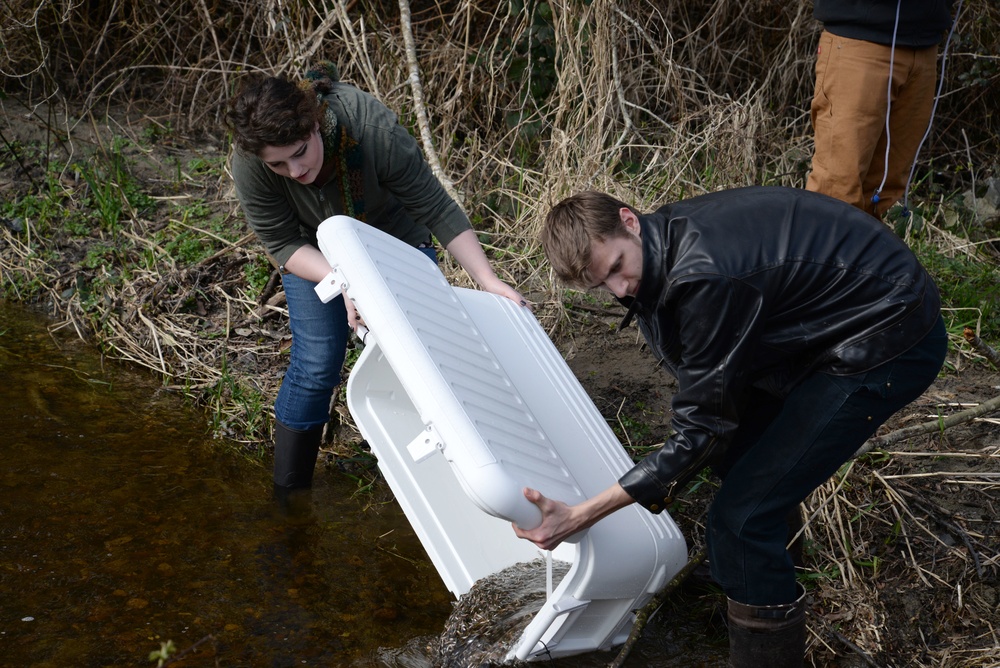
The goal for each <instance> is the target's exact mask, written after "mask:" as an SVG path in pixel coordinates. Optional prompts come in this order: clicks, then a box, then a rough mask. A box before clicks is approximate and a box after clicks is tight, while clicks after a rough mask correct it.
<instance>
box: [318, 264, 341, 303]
mask: <svg viewBox="0 0 1000 668" xmlns="http://www.w3.org/2000/svg"><path fill="white" fill-rule="evenodd" d="M313 290H315V291H316V296H318V297H319V300H320V301H321V302H323V303H324V304H326V303H327V302H329V301H330V300H331V299H334V298H335V297H336V296H337V295H339V294H340V290H341V286H340V285H339V284H338V283H337V271H336V270H333V271H331V272H330V273H329V274H327V275H326V276H324V277H323V280H321V281H320V282H319V283H317V284H316V287H315V288H313Z"/></svg>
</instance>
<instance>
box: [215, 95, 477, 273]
mask: <svg viewBox="0 0 1000 668" xmlns="http://www.w3.org/2000/svg"><path fill="white" fill-rule="evenodd" d="M323 99H324V100H325V101H326V103H327V104H328V105H329V107H330V109H332V110H333V112H334V114H335V115H336V117H337V123H338V124H339V125H340V126H341V127H343V128H344V129H345V131H346V133H347V135H348V136H350V137H351V138H352V139H354V140H355V141H356V142H357V149H356V151H355V153H354V155H355V156H357V155H360V158H361V160H360V165H359V166H358V167H356V168H354V173H353V174H352V176H354V177H360V179H361V183H362V187H361V191H362V192H363V198H364V201H363V208H364V220H365V222H367V223H368V224H370V225H373V226H374V227H376V228H378V229H380V230H382V231H384V232H387V233H388V234H391V235H392V236H394V237H396V238H398V239H401V240H403V241H405V242H407V243H410V244H412V245H414V246H417V245H419V244H421V243H424V242H427V241H429V240H430V236H431V234H432V233H433V235H434V236H435V237H437V240H438V241H439V242H440V243H441V244H442V245H444V246H447V245H448V244H449V243H451V241H452V239H454V238H455V237H456V236H458V235H459V234H460V233H461V232H463V231H465V230H467V229H471V225H470V223H469V219H468V218H467V217H466V215H465V214H464V213H463V212H462V210H461V208H459V206H458V204H457V203H456V202H455V201H454V200H453V199H452V198H451V197H449V196H448V193H447V192H446V191H445V190H444V188H443V187H442V186H441V183H440V182H439V181H438V180H437V178H435V176H434V174H433V173H432V172H431V170H430V167H429V166H428V165H427V162H426V161H425V160H424V157H423V153H421V151H420V147H419V146H418V145H417V142H416V140H415V139H414V138H413V136H412V135H410V133H409V132H407V131H406V129H405V128H403V127H402V126H401V125H400V124H399V122H398V120H397V119H396V115H395V114H394V113H393V112H391V111H390V110H389V109H388V108H387V107H386V106H385V105H383V104H382V103H381V102H379V101H378V100H376V99H375V98H374V97H372V96H371V95H369V94H367V93H365V92H363V91H360V90H358V89H357V88H355V87H353V86H350V85H348V84H344V83H337V84H335V85H334V89H333V91H332V92H331V93H329V94H328V95H325V96H324V98H323ZM232 172H233V180H234V182H235V184H236V195H237V197H238V198H239V201H240V205H241V206H242V207H243V213H244V215H245V216H246V219H247V223H249V225H250V228H251V229H252V230H253V231H254V232H255V233H256V234H257V236H258V238H260V240H261V241H262V242H263V244H264V246H265V248H266V249H267V251H268V253H270V254H271V256H272V257H273V258H274V259H275V261H276V262H277V263H278V264H279V265H284V264H285V262H287V260H288V258H290V257H291V256H292V253H294V252H295V251H296V250H298V249H299V248H300V247H301V246H303V245H306V244H312V245H316V228H317V227H319V224H320V223H322V222H323V221H324V220H326V219H327V218H329V217H330V216H334V215H338V214H345V213H347V210H348V209H347V207H345V205H344V198H343V195H342V193H341V179H340V178H338V176H337V172H334V174H333V176H331V177H330V178H329V179H328V181H327V183H326V184H325V185H324V186H322V187H321V188H317V187H315V186H313V185H303V184H301V183H298V182H297V181H295V180H293V179H290V178H286V177H284V176H278V175H277V174H275V173H274V172H272V171H271V170H270V168H268V166H267V165H265V164H264V163H263V162H262V161H261V160H260V158H258V157H257V156H255V155H246V154H244V153H243V152H241V151H238V150H237V151H236V152H235V153H234V155H233V161H232ZM356 217H359V218H360V217H361V216H360V215H358V216H356Z"/></svg>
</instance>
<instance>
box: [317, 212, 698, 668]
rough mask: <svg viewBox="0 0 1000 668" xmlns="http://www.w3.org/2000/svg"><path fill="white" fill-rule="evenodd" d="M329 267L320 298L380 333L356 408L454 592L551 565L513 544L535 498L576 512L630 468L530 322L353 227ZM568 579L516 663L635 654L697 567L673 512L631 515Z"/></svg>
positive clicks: (582, 540)
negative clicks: (508, 571) (670, 591)
mask: <svg viewBox="0 0 1000 668" xmlns="http://www.w3.org/2000/svg"><path fill="white" fill-rule="evenodd" d="M318 238H319V246H320V250H321V251H322V252H323V254H324V256H325V257H326V259H327V261H328V262H329V263H330V265H331V267H333V272H332V273H331V274H330V276H328V277H327V279H326V280H325V281H323V282H322V283H321V284H320V286H318V287H317V293H318V294H320V295H321V296H323V297H324V298H331V297H332V296H333V295H335V294H337V293H339V292H340V290H341V289H346V290H347V291H348V293H349V295H350V298H351V299H352V300H353V301H354V303H355V307H356V308H357V310H358V312H359V313H360V314H361V316H362V317H363V319H364V321H365V324H366V325H367V327H368V330H369V331H368V334H367V335H366V336H365V347H364V351H363V352H362V354H361V356H360V358H359V359H358V360H357V362H356V363H355V365H354V368H353V370H352V371H351V374H350V378H349V379H348V384H347V404H348V408H349V409H350V411H351V415H352V416H353V417H354V420H355V423H356V424H357V426H358V428H359V430H360V431H361V434H362V435H363V436H364V438H365V439H366V440H367V441H368V443H369V444H370V446H371V448H372V451H373V452H374V454H375V455H376V457H377V458H378V464H379V468H380V470H381V471H382V473H383V474H384V475H385V478H386V480H387V482H388V483H389V486H390V487H391V489H392V490H393V492H394V493H395V495H396V499H397V500H398V502H399V504H400V506H401V507H402V508H403V511H404V513H405V514H406V517H407V519H408V520H409V521H410V523H411V524H412V526H413V529H414V531H415V532H416V534H417V535H418V537H419V538H420V541H421V542H422V544H423V546H424V548H425V549H426V550H427V553H428V555H429V556H430V559H431V561H432V562H433V564H434V566H435V567H436V568H437V570H438V573H439V574H440V575H441V578H442V579H443V580H444V582H445V584H446V585H447V587H448V588H449V589H450V590H451V591H452V592H453V593H454V594H455V595H456V597H457V596H461V595H462V594H464V593H465V592H467V591H469V589H470V588H471V587H472V585H473V584H474V583H475V582H476V580H478V579H479V578H482V577H484V576H487V575H490V574H492V573H495V572H497V571H499V570H502V569H504V568H507V567H509V566H512V565H513V564H515V563H518V562H525V561H531V560H532V559H536V558H538V557H539V555H540V552H541V551H540V550H539V549H538V548H536V547H535V546H534V545H533V544H532V543H530V542H528V541H525V540H521V539H519V538H517V537H516V536H515V535H514V531H513V529H512V528H511V524H510V523H511V522H516V523H517V524H518V525H519V526H523V527H526V528H532V527H534V526H537V524H538V523H539V522H540V520H541V516H540V513H539V511H538V508H537V507H536V506H535V505H534V504H532V503H530V502H528V501H527V500H526V499H525V498H524V495H523V492H522V490H523V488H524V487H532V488H535V489H537V490H539V491H540V492H541V493H542V494H544V495H545V496H547V497H550V498H553V499H558V500H561V501H565V502H566V503H569V504H574V503H578V502H580V501H582V500H584V499H586V498H588V497H590V496H592V495H594V494H596V493H598V492H600V491H603V490H604V489H606V488H607V487H608V486H610V485H611V484H613V483H614V482H615V481H616V480H617V479H618V478H619V477H620V476H621V475H622V474H623V473H625V472H626V471H627V470H628V469H629V468H631V466H632V462H631V460H630V459H629V457H628V455H627V454H626V452H625V451H624V449H623V448H622V447H621V445H620V444H619V442H618V440H617V439H616V438H615V436H614V433H613V432H612V431H611V429H610V428H609V427H608V425H607V423H606V422H605V420H604V418H603V416H602V415H601V414H600V412H599V411H598V410H597V407H596V406H594V404H593V402H592V401H591V400H590V398H589V397H588V396H587V394H586V392H585V391H584V389H583V387H582V386H581V385H580V383H579V382H578V381H577V380H576V378H575V376H574V375H573V373H572V371H571V370H570V369H569V367H568V366H567V365H566V363H565V361H564V360H563V359H562V357H561V355H560V354H559V352H558V350H556V348H555V346H554V345H553V344H552V342H551V341H550V340H549V338H548V336H547V335H546V334H545V332H544V330H542V328H541V327H540V326H539V324H538V322H537V321H536V320H535V318H534V316H533V315H532V314H531V312H530V311H529V310H528V309H526V308H523V307H520V306H518V305H516V304H514V303H513V302H511V301H509V300H507V299H504V298H502V297H498V296H496V295H492V294H489V293H486V292H481V291H477V290H468V289H464V288H456V287H452V286H451V285H449V284H448V282H447V281H446V280H445V278H444V276H443V275H442V274H441V272H440V271H439V269H438V267H437V266H436V265H435V264H434V262H432V261H430V260H429V259H428V258H427V257H426V256H425V255H424V254H423V253H421V252H420V251H419V250H417V249H415V248H412V247H411V246H409V245H407V244H405V243H403V242H401V241H399V240H397V239H395V238H393V237H391V236H389V235H387V234H385V233H383V232H380V231H379V230H376V229H375V228H373V227H371V226H369V225H365V224H364V223H361V222H359V221H356V220H354V219H352V218H349V217H346V216H335V217H333V218H329V219H327V220H326V221H325V222H323V224H322V225H321V226H320V228H319V233H318ZM553 556H554V558H556V559H559V560H563V561H567V562H571V564H572V566H571V567H570V570H569V572H568V573H567V574H566V575H565V576H564V577H563V579H562V581H561V582H559V584H558V586H557V587H556V588H555V589H554V591H552V592H551V594H550V595H549V596H548V598H547V600H546V602H545V605H544V606H543V607H542V609H541V610H540V611H539V612H538V613H537V614H536V615H535V617H534V618H533V619H532V621H531V622H530V623H529V625H528V626H527V628H526V629H525V630H524V632H523V633H522V636H521V639H520V641H519V643H518V644H517V645H516V647H515V648H514V649H513V650H512V651H511V653H510V656H509V658H517V659H520V660H526V659H531V658H535V657H541V656H544V657H560V656H568V655H572V654H577V653H580V652H587V651H592V650H596V649H610V648H611V647H613V646H614V645H616V644H620V643H622V642H624V641H625V640H626V638H627V637H628V634H629V631H630V629H631V626H632V623H633V621H634V612H635V611H636V610H638V609H639V608H641V607H642V606H643V605H644V604H645V603H646V602H647V601H648V600H649V598H650V597H651V596H652V595H653V594H654V593H656V591H658V590H659V589H660V588H661V587H662V586H663V585H664V584H666V583H667V582H668V581H669V580H670V578H672V577H673V576H674V575H675V574H676V573H677V572H678V571H679V570H680V569H681V568H682V567H683V566H684V564H685V563H686V560H687V547H686V545H685V542H684V538H683V536H681V534H680V531H679V530H678V529H677V526H676V525H675V524H674V522H673V520H672V519H671V518H670V516H669V515H668V514H667V513H662V514H660V515H652V514H650V513H648V512H646V511H645V510H643V509H642V508H640V507H638V506H637V505H633V506H630V507H628V508H624V509H622V510H619V511H618V512H616V513H614V514H613V515H610V516H609V517H607V518H605V519H603V520H601V521H600V522H598V523H597V524H596V525H594V526H593V527H591V528H590V529H588V530H586V531H584V532H581V534H579V535H577V536H575V537H573V539H572V542H566V543H563V544H562V545H560V546H559V548H557V549H556V550H555V552H554V553H553Z"/></svg>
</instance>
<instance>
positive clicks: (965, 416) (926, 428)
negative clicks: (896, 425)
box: [854, 397, 1000, 457]
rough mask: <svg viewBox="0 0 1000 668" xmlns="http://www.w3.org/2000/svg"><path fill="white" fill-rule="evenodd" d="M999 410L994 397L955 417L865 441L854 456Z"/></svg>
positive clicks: (996, 398) (899, 430)
mask: <svg viewBox="0 0 1000 668" xmlns="http://www.w3.org/2000/svg"><path fill="white" fill-rule="evenodd" d="M997 410H1000V397H993V398H992V399H990V400H989V401H984V402H983V403H981V404H979V405H978V406H975V407H974V408H970V409H968V410H964V411H962V412H960V413H955V414H954V415H949V416H948V417H943V418H941V419H940V420H934V421H932V422H922V423H920V424H917V425H913V426H912V427H904V428H902V429H897V430H896V431H894V432H891V433H889V434H886V435H885V436H873V437H872V438H869V439H868V440H867V441H865V443H864V444H863V445H862V446H861V447H860V448H858V450H857V452H855V453H854V456H855V457H860V456H861V455H863V454H865V453H867V452H870V451H872V450H879V449H882V448H884V447H886V446H889V445H893V444H894V443H897V442H899V441H903V440H906V439H908V438H913V437H914V436H920V435H921V434H933V433H934V432H936V431H944V430H945V429H948V428H949V427H954V426H955V425H959V424H964V423H966V422H971V421H972V420H974V419H976V418H977V417H982V416H983V415H987V414H989V413H992V412H993V411H997Z"/></svg>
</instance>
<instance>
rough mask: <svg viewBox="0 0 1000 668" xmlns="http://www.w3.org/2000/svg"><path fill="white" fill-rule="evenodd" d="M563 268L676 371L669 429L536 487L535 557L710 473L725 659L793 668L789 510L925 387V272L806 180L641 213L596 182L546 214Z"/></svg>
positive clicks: (549, 242)
mask: <svg viewBox="0 0 1000 668" xmlns="http://www.w3.org/2000/svg"><path fill="white" fill-rule="evenodd" d="M541 239H542V244H543V247H544V250H545V254H546V256H547V257H548V260H549V262H550V263H551V265H552V268H553V269H554V270H555V273H556V275H557V276H558V277H559V279H560V280H562V281H563V282H565V283H567V284H569V285H571V286H575V287H578V288H582V289H588V290H589V289H603V290H606V291H608V292H611V293H612V294H614V296H615V297H617V299H618V300H619V301H620V302H621V304H622V306H623V307H625V308H626V309H627V312H626V314H625V318H624V320H623V322H622V327H624V326H627V324H628V322H629V321H630V320H631V319H633V318H635V319H636V320H637V322H638V325H639V329H640V331H641V332H642V334H643V337H644V338H645V340H646V342H647V343H648V344H649V348H650V350H651V351H652V353H653V355H654V357H656V358H657V360H659V361H660V362H662V364H663V366H664V367H665V368H666V369H667V370H668V371H669V372H670V373H671V374H672V375H674V376H675V377H676V378H677V380H678V390H677V392H676V394H675V395H674V397H673V399H672V409H673V417H672V426H673V429H674V433H673V435H671V436H670V438H669V439H667V441H666V442H665V443H664V445H663V446H662V447H660V448H659V449H658V450H657V451H655V452H653V453H651V454H649V455H647V456H646V457H645V458H643V459H642V460H641V461H639V462H638V463H637V464H636V465H635V466H634V467H633V468H632V469H631V470H630V471H628V472H627V473H626V474H625V475H623V476H622V477H621V478H620V479H619V481H618V482H617V483H616V484H615V485H613V486H611V487H610V488H608V489H607V490H605V491H604V492H602V493H601V494H598V495H597V496H595V497H593V498H591V499H589V500H587V501H584V502H582V503H580V504H578V505H576V506H568V505H566V504H565V503H562V502H560V501H559V500H558V499H549V498H546V497H545V496H543V495H542V494H541V493H539V492H538V491H537V490H532V489H526V490H525V492H524V493H525V496H526V497H527V498H528V499H529V500H531V501H532V502H534V503H536V504H537V505H538V506H539V508H540V509H541V510H542V514H543V521H542V523H541V525H540V526H539V527H537V528H535V529H532V530H528V531H525V530H521V529H520V528H518V527H515V532H516V533H517V535H519V536H520V537H522V538H525V539H527V540H530V541H532V542H534V543H535V544H536V545H538V546H539V547H541V548H543V549H552V548H554V547H555V546H556V545H558V544H559V543H560V542H562V541H563V540H564V539H566V538H567V537H569V536H572V535H573V534H575V533H577V532H579V531H581V530H583V529H586V528H587V527H589V526H591V525H593V524H594V523H595V522H597V521H599V520H600V519H602V518H603V517H606V516H607V515H609V514H610V513H612V512H614V511H615V510H618V509H619V508H622V507H624V506H627V505H629V504H632V503H639V504H642V506H644V507H645V508H646V509H648V510H649V511H650V512H653V513H658V512H661V511H662V510H664V509H665V508H666V507H667V506H668V505H669V504H670V503H671V502H672V500H673V498H674V496H675V495H676V494H677V492H678V491H679V489H680V488H681V486H682V485H683V484H684V483H685V482H687V481H688V480H690V479H691V478H692V477H693V476H694V475H695V474H697V473H698V472H699V471H701V470H702V469H703V468H705V467H706V466H710V467H711V468H712V470H713V471H714V472H715V473H716V474H718V476H719V477H720V478H721V479H722V484H721V486H720V487H719V490H718V493H717V494H716V497H715V499H714V500H713V502H712V505H711V508H710V510H709V514H708V520H707V525H706V531H707V536H706V539H707V543H708V555H709V564H710V568H711V572H712V576H713V577H714V578H715V580H717V581H718V582H719V584H720V585H721V587H722V589H723V590H724V591H725V593H726V595H727V597H728V600H729V601H728V617H729V621H730V630H729V635H730V655H731V659H730V661H731V665H732V666H736V667H744V666H746V667H754V668H757V667H759V666H768V667H771V668H773V667H783V666H800V665H801V664H802V661H803V657H804V651H805V614H804V600H803V596H804V594H803V590H802V588H801V586H799V585H798V584H797V582H796V578H795V568H794V565H793V561H792V559H791V557H790V555H789V553H788V551H787V549H786V540H787V525H786V518H787V517H788V516H789V515H790V514H792V513H794V512H796V511H797V509H798V506H799V504H800V503H801V502H802V501H803V500H804V499H805V498H806V497H807V496H808V495H809V494H810V493H811V492H812V491H813V490H814V489H815V488H816V487H818V486H819V485H821V484H822V483H823V482H824V481H826V480H827V479H828V478H829V477H830V476H831V475H833V474H834V473H835V472H836V471H837V469H838V468H839V467H840V466H841V465H842V464H843V463H844V462H845V461H847V460H849V459H850V458H851V456H852V455H853V454H854V453H855V452H856V451H857V449H858V447H859V446H861V445H862V444H863V443H864V442H865V440H866V439H868V438H869V437H870V436H871V435H872V434H873V433H874V432H875V430H876V429H877V428H878V427H879V425H881V424H882V423H884V422H885V421H886V420H887V419H888V418H889V417H890V416H891V415H892V414H893V413H895V412H896V411H898V410H899V409H900V408H902V407H903V406H905V405H906V404H908V403H910V402H911V401H913V400H914V399H916V398H917V397H919V396H920V395H921V394H922V393H923V392H924V390H926V389H927V387H928V386H929V385H930V384H931V382H932V381H933V380H934V378H935V377H936V375H937V373H938V371H939V369H940V368H941V364H942V362H943V360H944V355H945V350H946V347H947V336H946V333H945V330H944V323H943V321H942V319H941V314H940V301H939V297H938V291H937V288H936V287H935V285H934V282H933V280H932V279H931V277H930V276H929V275H928V274H927V272H926V271H925V270H924V268H923V267H922V266H921V265H920V263H919V262H918V261H917V258H916V257H915V256H914V255H913V253H912V252H911V251H910V250H909V248H907V246H906V245H905V244H904V243H903V242H902V241H901V240H900V239H899V238H898V237H896V236H895V235H894V234H893V233H892V232H891V231H890V230H888V229H887V228H886V227H885V226H884V225H882V224H881V223H880V222H878V221H876V220H875V219H874V218H872V217H870V216H868V215H866V214H864V213H862V212H861V211H859V210H857V209H856V208H854V207H851V206H849V205H847V204H845V203H843V202H840V201H838V200H835V199H832V198H830V197H826V196H824V195H820V194H817V193H812V192H807V191H804V190H794V189H790V188H765V187H751V188H742V189H737V190H728V191H722V192H716V193H711V194H708V195H703V196H700V197H695V198H692V199H688V200H684V201H680V202H676V203H673V204H668V205H666V206H663V207H662V208H660V209H658V210H657V211H655V212H654V213H650V214H642V213H639V212H638V211H637V210H636V209H634V208H632V207H631V206H628V205H627V204H625V203H624V202H621V201H619V200H617V199H615V198H613V197H611V196H609V195H606V194H603V193H596V192H585V193H580V194H578V195H574V196H572V197H569V198H567V199H565V200H563V201H561V202H559V203H558V204H556V206H555V207H553V208H552V210H551V211H550V212H549V214H548V217H547V220H546V223H545V227H544V229H543V231H542V237H541Z"/></svg>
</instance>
